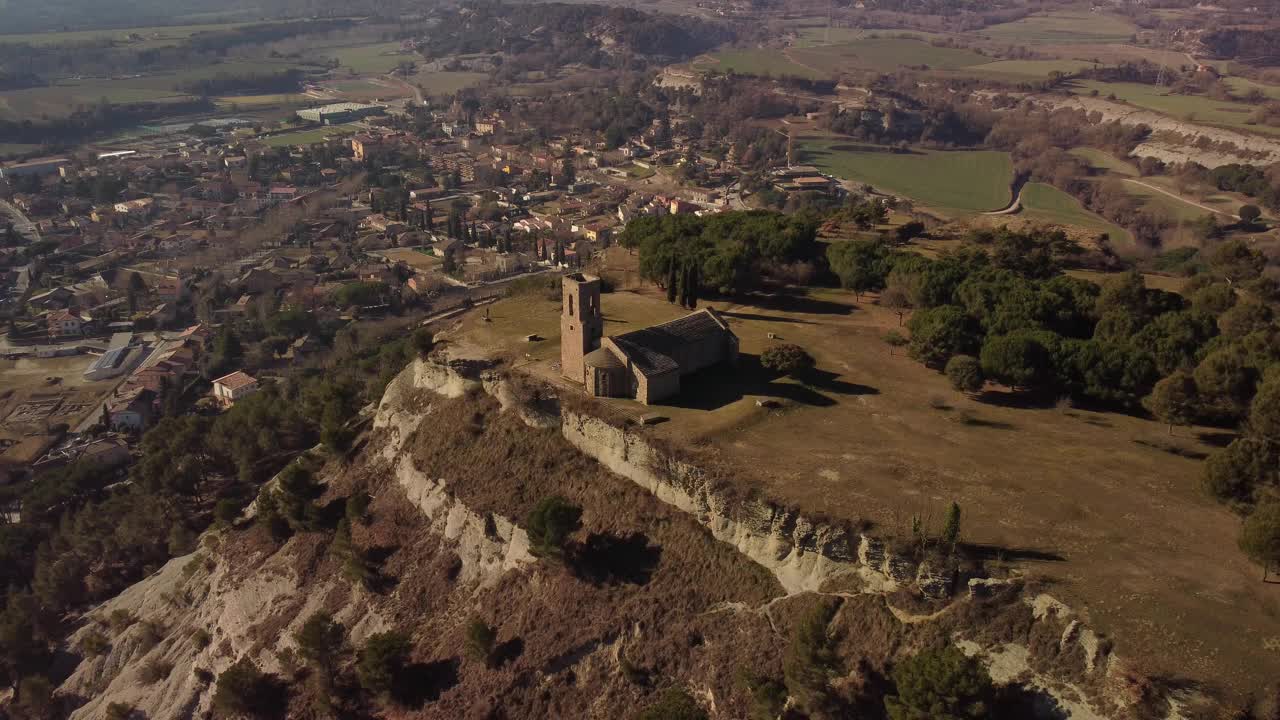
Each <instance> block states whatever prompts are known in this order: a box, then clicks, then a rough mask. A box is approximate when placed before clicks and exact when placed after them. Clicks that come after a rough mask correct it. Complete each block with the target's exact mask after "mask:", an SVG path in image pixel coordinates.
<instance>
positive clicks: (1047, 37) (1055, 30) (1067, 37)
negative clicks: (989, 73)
mask: <svg viewBox="0 0 1280 720" xmlns="http://www.w3.org/2000/svg"><path fill="white" fill-rule="evenodd" d="M1137 30H1138V28H1137V27H1136V26H1135V25H1133V24H1132V23H1130V22H1129V21H1128V20H1126V19H1125V18H1122V17H1119V16H1117V15H1108V14H1105V13H1096V12H1089V11H1087V10H1079V11H1075V10H1060V11H1054V12H1048V13H1040V14H1036V15H1031V16H1028V17H1025V18H1022V19H1021V20H1015V21H1013V22H1009V23H1002V24H1000V25H992V26H991V27H988V28H985V29H983V30H982V31H981V33H980V34H981V35H983V36H985V37H988V38H990V39H992V40H995V41H998V42H1005V43H1016V44H1028V45H1030V44H1040V43H1127V42H1129V37H1130V36H1131V35H1133V34H1134V33H1135V32H1137Z"/></svg>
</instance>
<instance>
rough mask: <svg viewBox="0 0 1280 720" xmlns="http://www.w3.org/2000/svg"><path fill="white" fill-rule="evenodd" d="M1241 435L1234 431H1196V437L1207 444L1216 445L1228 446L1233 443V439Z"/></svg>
mask: <svg viewBox="0 0 1280 720" xmlns="http://www.w3.org/2000/svg"><path fill="white" fill-rule="evenodd" d="M1237 437H1240V436H1239V434H1237V433H1233V432H1201V433H1196V439H1197V440H1199V441H1200V442H1202V443H1204V444H1206V445H1212V446H1214V447H1220V448H1222V447H1226V446H1228V445H1230V444H1231V441H1232V440H1235V439H1236V438H1237Z"/></svg>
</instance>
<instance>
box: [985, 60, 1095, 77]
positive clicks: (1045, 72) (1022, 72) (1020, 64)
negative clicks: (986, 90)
mask: <svg viewBox="0 0 1280 720" xmlns="http://www.w3.org/2000/svg"><path fill="white" fill-rule="evenodd" d="M1091 66H1092V63H1088V62H1085V61H1083V60H997V61H995V62H989V63H984V64H982V65H976V66H973V67H969V68H967V70H971V71H973V72H976V73H980V74H982V75H1005V76H1010V77H1014V78H1019V79H1024V78H1025V79H1035V78H1047V77H1049V75H1051V74H1053V73H1055V72H1057V73H1062V74H1063V75H1069V74H1071V73H1074V72H1077V71H1079V70H1082V69H1086V68H1089V67H1091Z"/></svg>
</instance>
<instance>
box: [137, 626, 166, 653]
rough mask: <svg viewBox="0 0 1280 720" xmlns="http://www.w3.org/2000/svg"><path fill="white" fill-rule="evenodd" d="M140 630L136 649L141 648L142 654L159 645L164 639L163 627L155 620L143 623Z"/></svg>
mask: <svg viewBox="0 0 1280 720" xmlns="http://www.w3.org/2000/svg"><path fill="white" fill-rule="evenodd" d="M141 628H142V629H141V630H139V631H138V647H139V648H141V649H142V651H143V652H146V651H148V650H150V649H151V648H153V647H155V646H156V645H159V644H160V641H161V640H163V639H164V634H165V628H164V625H162V624H160V623H159V622H157V621H155V620H147V621H145V622H143V623H142V625H141Z"/></svg>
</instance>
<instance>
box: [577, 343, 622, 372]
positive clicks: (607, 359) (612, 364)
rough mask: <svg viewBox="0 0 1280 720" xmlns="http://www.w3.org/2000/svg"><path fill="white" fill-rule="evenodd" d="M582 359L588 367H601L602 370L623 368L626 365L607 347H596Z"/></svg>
mask: <svg viewBox="0 0 1280 720" xmlns="http://www.w3.org/2000/svg"><path fill="white" fill-rule="evenodd" d="M582 360H583V362H585V363H586V364H587V367H593V368H600V369H602V370H610V369H621V368H623V367H625V366H624V365H623V364H622V361H621V360H619V359H618V357H617V356H616V355H614V354H613V353H612V352H610V351H609V350H608V349H606V348H596V349H595V350H592V351H591V352H589V353H587V355H586V357H584V358H583V359H582Z"/></svg>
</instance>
